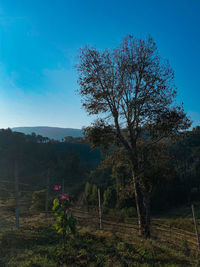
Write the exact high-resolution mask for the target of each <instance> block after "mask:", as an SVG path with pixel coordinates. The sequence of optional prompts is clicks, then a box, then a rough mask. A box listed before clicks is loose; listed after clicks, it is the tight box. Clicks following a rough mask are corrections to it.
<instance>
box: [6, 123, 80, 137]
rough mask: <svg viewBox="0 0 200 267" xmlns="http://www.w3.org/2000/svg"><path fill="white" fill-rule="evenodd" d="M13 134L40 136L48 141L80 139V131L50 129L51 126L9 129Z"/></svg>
mask: <svg viewBox="0 0 200 267" xmlns="http://www.w3.org/2000/svg"><path fill="white" fill-rule="evenodd" d="M11 129H12V131H14V132H20V133H24V134H32V133H35V134H36V135H41V136H43V137H48V138H50V139H55V140H62V139H63V138H64V137H66V136H72V137H81V136H82V130H81V129H75V128H62V127H51V126H24V127H13V128H11Z"/></svg>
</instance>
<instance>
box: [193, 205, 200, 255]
mask: <svg viewBox="0 0 200 267" xmlns="http://www.w3.org/2000/svg"><path fill="white" fill-rule="evenodd" d="M192 215H193V219H194V226H195V232H196V236H197V242H198V250H199V252H200V239H199V231H198V224H197V219H196V217H195V212H194V205H193V204H192Z"/></svg>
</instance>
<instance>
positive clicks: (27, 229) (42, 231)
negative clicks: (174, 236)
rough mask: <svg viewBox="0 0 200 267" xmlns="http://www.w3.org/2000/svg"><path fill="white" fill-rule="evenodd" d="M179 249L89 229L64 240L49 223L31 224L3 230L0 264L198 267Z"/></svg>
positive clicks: (81, 228)
mask: <svg viewBox="0 0 200 267" xmlns="http://www.w3.org/2000/svg"><path fill="white" fill-rule="evenodd" d="M185 249H186V244H184V243H183V245H182V250H180V251H179V252H177V251H176V250H175V249H172V248H169V247H167V246H164V245H161V244H158V242H156V240H144V239H140V238H138V237H134V238H133V239H132V241H130V237H129V238H127V237H126V236H125V235H124V236H120V235H119V234H117V233H115V234H111V233H109V232H105V231H94V230H92V228H90V227H86V228H85V227H79V228H78V235H77V236H76V238H73V237H71V238H69V239H68V240H67V241H66V248H65V249H64V250H63V248H62V244H61V239H60V235H59V234H58V233H57V231H56V230H55V227H54V226H53V225H52V224H50V223H49V224H44V223H38V224H37V226H36V225H33V224H30V225H26V226H24V227H22V228H21V229H19V230H9V231H5V232H4V233H3V234H2V235H1V238H0V265H1V266H2V267H3V266H8V267H19V266H20V267H21V266H22V267H28V266H32V267H36V266H37V267H45V266H51V267H54V266H62V265H63V264H64V263H65V264H66V266H110V267H111V266H171V267H172V266H198V258H197V257H196V255H194V254H191V252H190V253H189V255H185Z"/></svg>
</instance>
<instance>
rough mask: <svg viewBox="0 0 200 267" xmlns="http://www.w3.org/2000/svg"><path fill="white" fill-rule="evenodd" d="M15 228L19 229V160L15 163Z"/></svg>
mask: <svg viewBox="0 0 200 267" xmlns="http://www.w3.org/2000/svg"><path fill="white" fill-rule="evenodd" d="M15 226H16V228H19V177H18V162H17V160H16V161H15Z"/></svg>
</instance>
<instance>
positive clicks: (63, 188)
mask: <svg viewBox="0 0 200 267" xmlns="http://www.w3.org/2000/svg"><path fill="white" fill-rule="evenodd" d="M64 193H65V180H64V178H63V179H62V194H64Z"/></svg>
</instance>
